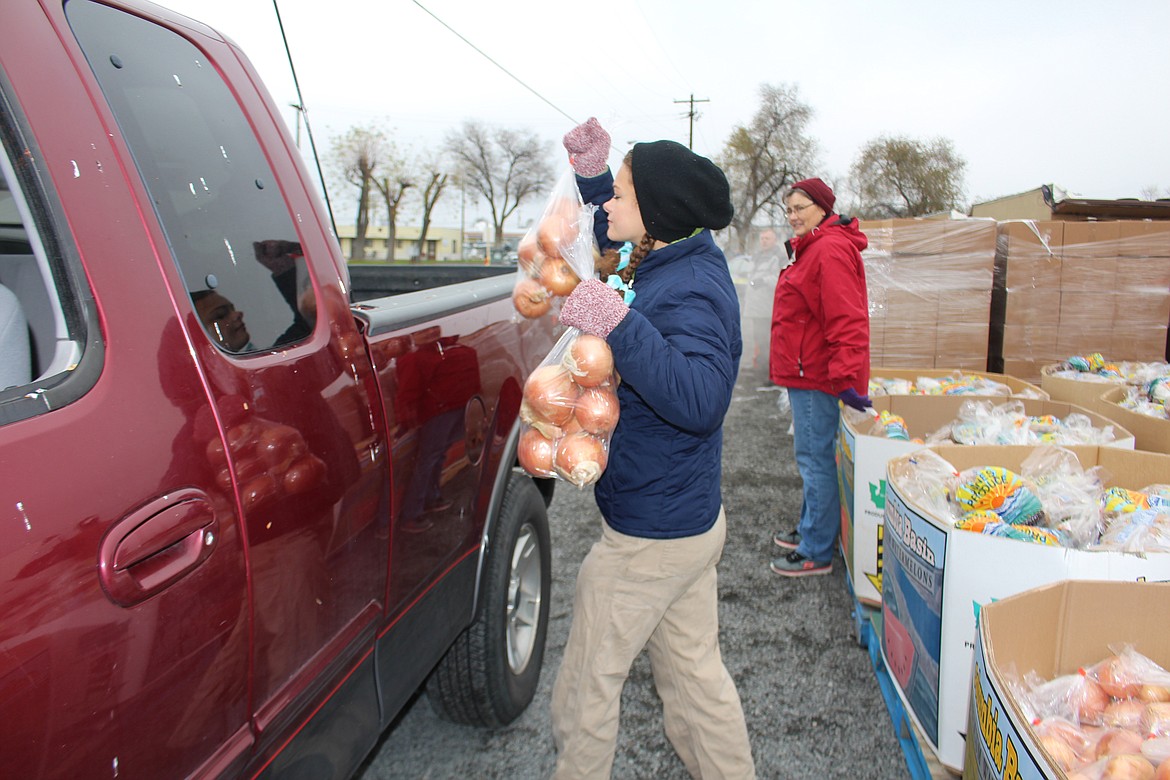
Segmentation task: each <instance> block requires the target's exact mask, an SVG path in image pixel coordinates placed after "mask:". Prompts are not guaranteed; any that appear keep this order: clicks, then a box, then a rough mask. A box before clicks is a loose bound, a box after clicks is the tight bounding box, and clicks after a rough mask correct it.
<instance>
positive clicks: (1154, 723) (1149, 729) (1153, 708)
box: [1142, 702, 1170, 737]
mask: <svg viewBox="0 0 1170 780" xmlns="http://www.w3.org/2000/svg"><path fill="white" fill-rule="evenodd" d="M1142 731H1143V732H1144V733H1145V734H1146V736H1148V737H1170V704H1167V703H1166V702H1154V703H1153V704H1147V705H1146V708H1145V709H1144V710H1143V711H1142Z"/></svg>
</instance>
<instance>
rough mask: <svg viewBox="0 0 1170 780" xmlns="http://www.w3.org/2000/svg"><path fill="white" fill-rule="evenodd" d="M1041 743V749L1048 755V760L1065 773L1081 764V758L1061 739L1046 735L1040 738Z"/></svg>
mask: <svg viewBox="0 0 1170 780" xmlns="http://www.w3.org/2000/svg"><path fill="white" fill-rule="evenodd" d="M1039 741H1040V747H1041V748H1043V749H1044V752H1045V753H1047V754H1048V758H1049V759H1050V760H1051V761H1052V763H1054V764H1056V765H1057V766H1058V767H1060V768H1061V769H1062V770H1064V771H1065V772H1067V771H1069V770H1070V769H1072V768H1073V767H1074V766H1078V765H1079V764H1080V763H1081V759H1080V756H1078V755H1077V752H1076V751H1075V750H1073V749H1072V748H1071V747H1069V744H1068V743H1067V742H1065V741H1064V740H1063V739H1061V738H1060V737H1057V736H1053V735H1052V734H1045V735H1044V736H1042V737H1040V740H1039Z"/></svg>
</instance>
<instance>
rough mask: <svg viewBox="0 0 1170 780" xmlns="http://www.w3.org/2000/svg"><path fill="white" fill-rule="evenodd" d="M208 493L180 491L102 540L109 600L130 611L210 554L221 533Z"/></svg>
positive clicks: (116, 526) (121, 522)
mask: <svg viewBox="0 0 1170 780" xmlns="http://www.w3.org/2000/svg"><path fill="white" fill-rule="evenodd" d="M217 529H218V526H217V523H216V520H215V509H214V508H213V507H212V505H211V502H210V501H209V500H208V498H207V496H206V494H204V493H203V492H202V491H200V490H196V489H194V488H186V489H183V490H178V491H176V492H174V493H171V494H170V495H167V496H162V497H160V498H156V499H154V500H153V501H150V502H149V503H147V504H146V505H145V506H142V507H140V508H138V509H136V510H135V511H133V512H131V513H130V514H129V515H127V516H126V517H124V518H122V519H121V520H119V521H118V522H117V523H115V524H114V525H113V526H112V527H111V528H110V530H109V531H107V532H106V536H105V538H104V539H102V543H101V549H100V551H99V554H98V558H99V560H98V569H99V575H98V576H99V578H100V579H101V584H102V588H103V589H104V590H105V591H106V595H107V596H108V597H109V599H110V601H112V602H114V603H115V604H118V605H119V606H123V607H129V606H132V605H134V604H137V603H139V602H141V601H145V600H146V599H148V598H150V597H151V596H153V595H154V594H156V593H158V592H159V591H161V590H163V589H164V588H167V587H169V586H170V585H172V584H173V583H175V582H176V581H177V580H179V579H181V578H182V577H184V576H186V575H187V574H188V573H190V572H191V571H192V570H194V569H195V568H196V567H198V566H199V565H200V564H201V563H203V561H205V560H206V559H207V557H208V556H209V555H211V553H212V550H214V549H215V545H216V541H217V540H218V537H219V534H218V533H217Z"/></svg>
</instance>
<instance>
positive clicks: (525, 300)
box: [512, 168, 598, 319]
mask: <svg viewBox="0 0 1170 780" xmlns="http://www.w3.org/2000/svg"><path fill="white" fill-rule="evenodd" d="M596 210H597V207H596V206H594V205H593V204H587V203H584V202H583V201H582V200H581V192H580V190H578V189H577V179H576V176H575V174H574V173H573V169H572V168H568V169H567V170H566V171H565V173H563V174H562V175H561V177H560V179H558V180H557V184H556V187H554V188H553V191H552V194H551V195H550V196H549V198H548V201H547V202H546V203H545V206H544V211H543V212H542V213H541V216H540V219H539V220H538V221H537V223H536V225H535V226H534V227H532V228H531V229H529V231H528V233H527V234H525V236H524V238H522V239H521V240H520V244H519V246H518V247H517V248H516V254H517V255H518V256H519V259H518V260H517V263H516V284H515V286H514V287H513V288H512V304H513V305H514V306H515V307H516V311H518V312H519V313H520V314H521V315H522V316H524V317H528V318H529V319H535V318H537V317H543V316H544V315H545V314H548V313H549V312H550V311H551V310H552V306H553V303H554V302H555V301H556V300H557V299H558V298H563V297H564V296H566V295H568V294H569V293H571V292H572V291H573V289H574V288H575V287H576V286H577V284H578V283H579V282H580V281H581V280H582V279H587V278H589V277H590V276H593V274H594V269H595V263H596V259H597V253H598V250H597V241H596V239H595V238H594V236H593V213H594V212H595V211H596Z"/></svg>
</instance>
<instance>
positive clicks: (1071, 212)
mask: <svg viewBox="0 0 1170 780" xmlns="http://www.w3.org/2000/svg"><path fill="white" fill-rule="evenodd" d="M971 216H973V217H989V218H991V219H995V220H999V221H1004V220H1009V219H1033V220H1040V221H1057V222H1087V221H1089V220H1117V219H1156V220H1162V219H1170V200H1139V199H1137V198H1122V199H1120V200H1097V199H1091V198H1080V197H1076V196H1071V195H1069V194H1068V193H1067V192H1065V191H1064V190H1062V189H1061V188H1060V187H1057V186H1055V185H1052V184H1045V185H1042V186H1040V187H1037V188H1036V189H1034V190H1028V191H1027V192H1021V193H1018V194H1016V195H1006V196H1004V197H1002V198H996V199H995V200H989V201H985V202H983V203H976V204H974V205H973V206H971Z"/></svg>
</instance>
